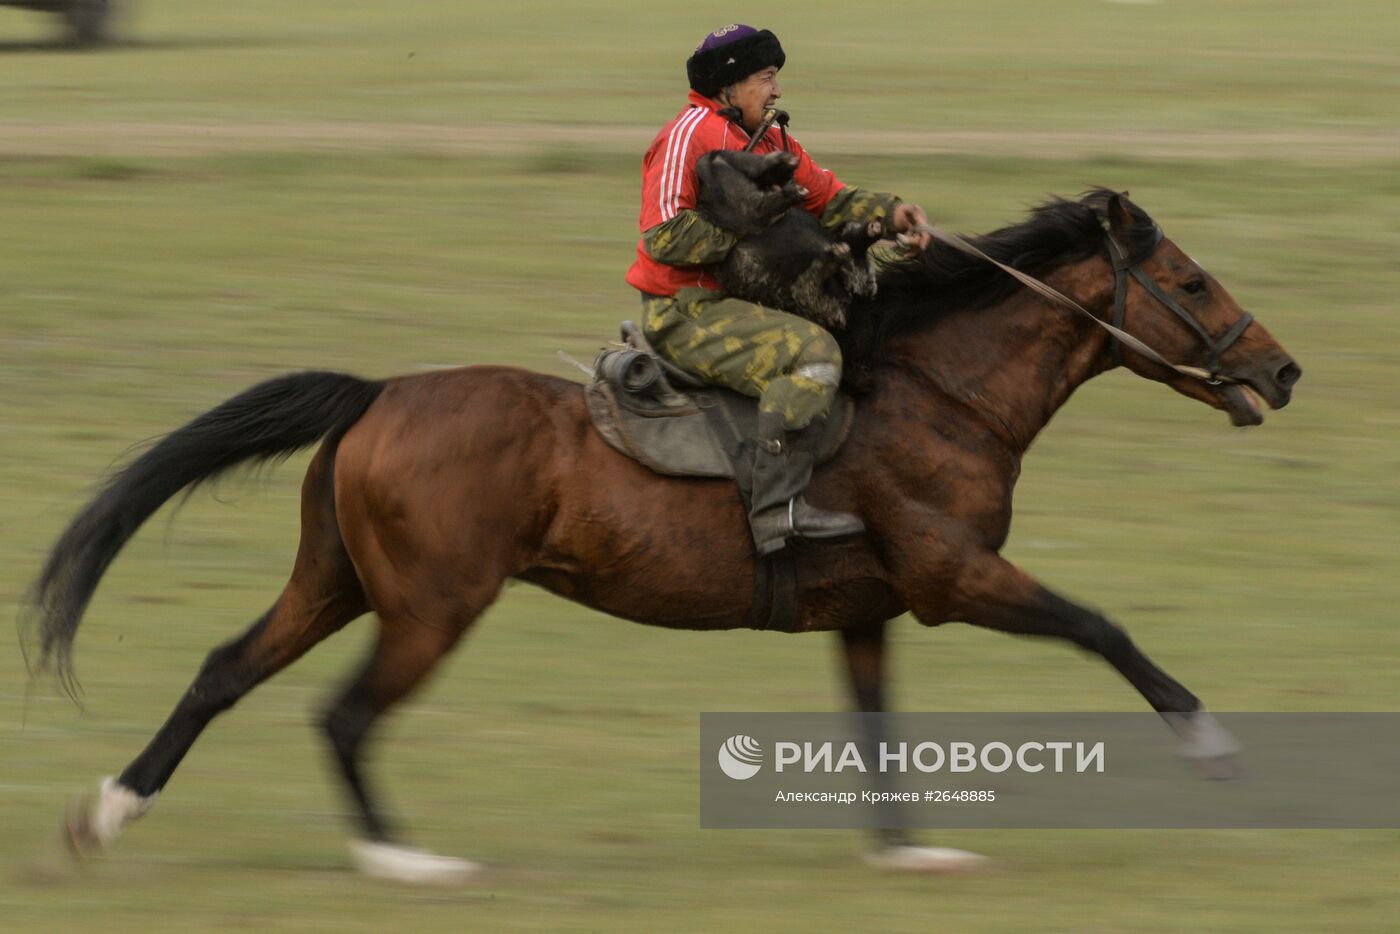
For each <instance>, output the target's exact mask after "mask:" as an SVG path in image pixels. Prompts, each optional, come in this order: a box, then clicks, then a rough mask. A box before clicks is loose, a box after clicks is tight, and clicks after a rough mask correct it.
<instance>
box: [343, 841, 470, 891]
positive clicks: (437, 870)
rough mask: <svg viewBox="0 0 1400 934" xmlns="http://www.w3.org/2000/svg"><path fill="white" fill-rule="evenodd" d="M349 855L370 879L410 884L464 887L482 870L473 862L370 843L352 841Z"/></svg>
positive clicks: (389, 844)
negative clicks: (462, 885) (463, 885)
mask: <svg viewBox="0 0 1400 934" xmlns="http://www.w3.org/2000/svg"><path fill="white" fill-rule="evenodd" d="M350 856H351V857H352V858H353V859H354V860H355V867H356V868H357V869H359V870H360V872H362V873H364V874H365V875H367V876H372V877H374V878H376V879H388V880H390V881H392V882H406V883H408V884H409V885H461V884H462V883H463V882H466V881H467V880H468V879H470V878H471V877H472V876H474V875H476V874H477V873H478V872H480V871H481V869H482V866H481V864H480V863H474V862H472V861H471V860H467V859H458V858H456V857H455V856H438V855H437V854H436V853H429V852H428V851H427V850H419V849H414V848H412V847H406V846H394V845H393V844H391V843H375V842H373V841H370V840H351V841H350Z"/></svg>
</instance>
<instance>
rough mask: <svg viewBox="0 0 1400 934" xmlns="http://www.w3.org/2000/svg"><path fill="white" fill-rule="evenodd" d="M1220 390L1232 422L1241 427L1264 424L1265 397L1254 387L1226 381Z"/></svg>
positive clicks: (1221, 398) (1222, 400)
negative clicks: (1263, 402)
mask: <svg viewBox="0 0 1400 934" xmlns="http://www.w3.org/2000/svg"><path fill="white" fill-rule="evenodd" d="M1219 392H1220V401H1221V402H1222V403H1223V405H1224V407H1225V411H1226V412H1228V413H1229V415H1230V423H1231V424H1233V425H1235V426H1236V427H1239V428H1244V427H1247V426H1250V425H1262V424H1264V407H1263V405H1262V404H1261V403H1262V401H1263V399H1262V397H1261V396H1260V395H1259V394H1258V393H1257V392H1255V391H1254V389H1253V388H1252V387H1250V386H1247V385H1245V384H1244V383H1226V384H1225V385H1223V386H1221V387H1220V391H1219Z"/></svg>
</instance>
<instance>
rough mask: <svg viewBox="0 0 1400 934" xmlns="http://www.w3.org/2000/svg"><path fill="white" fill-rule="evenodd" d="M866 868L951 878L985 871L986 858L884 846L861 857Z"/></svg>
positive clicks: (946, 850) (946, 849) (945, 849)
mask: <svg viewBox="0 0 1400 934" xmlns="http://www.w3.org/2000/svg"><path fill="white" fill-rule="evenodd" d="M865 862H866V864H867V865H870V866H874V867H875V868H876V869H883V870H885V871H887V872H926V873H930V874H932V875H955V874H958V873H964V872H975V871H976V870H978V869H982V868H985V867H986V865H987V863H988V860H987V857H985V856H983V855H981V854H980V853H969V852H968V851H967V850H954V849H950V848H949V847H942V846H887V847H885V848H884V849H883V850H876V851H874V852H873V853H867V854H865Z"/></svg>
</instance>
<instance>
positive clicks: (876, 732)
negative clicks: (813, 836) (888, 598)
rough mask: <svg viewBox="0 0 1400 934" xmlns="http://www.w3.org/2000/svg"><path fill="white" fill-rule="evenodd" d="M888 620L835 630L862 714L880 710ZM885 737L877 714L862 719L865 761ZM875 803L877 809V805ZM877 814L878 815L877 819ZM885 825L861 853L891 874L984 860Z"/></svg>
mask: <svg viewBox="0 0 1400 934" xmlns="http://www.w3.org/2000/svg"><path fill="white" fill-rule="evenodd" d="M887 629H888V623H887V622H886V621H885V620H875V621H871V622H868V623H861V624H859V625H855V626H850V627H848V628H846V629H842V630H840V634H841V651H842V656H843V658H844V661H845V665H844V666H843V667H844V668H845V671H846V676H847V679H848V684H849V685H850V689H851V699H852V700H853V701H854V702H855V709H856V710H857V711H859V712H861V713H869V714H880V713H884V712H885V651H886V646H887V644H888V643H887V640H886V637H885V634H886V630H887ZM884 741H885V734H884V729H883V727H882V725H881V721H880V719H879V718H878V717H862V718H861V750H862V755H864V756H865V760H866V761H867V762H871V761H874V760H875V756H876V750H878V749H880V747H881V744H883V743H884ZM871 779H872V781H873V783H874V788H873V789H872V790H874V791H876V792H883V791H893V790H894V789H893V788H892V787H889V784H888V776H887V775H885V773H883V772H881V771H879V770H876V771H875V772H874V773H873V774H872V775H871ZM877 807H879V806H878V805H877ZM878 816H879V815H878V813H877V817H878ZM882 823H885V825H886V826H884V827H881V828H878V829H877V830H876V843H877V848H876V849H875V850H874V851H873V852H871V853H868V854H866V857H865V861H866V862H867V863H869V864H870V865H871V866H874V867H875V868H877V869H885V870H891V871H895V872H921V873H930V874H953V873H961V872H970V871H972V870H974V869H977V868H978V867H979V866H980V865H981V864H983V863H985V862H986V857H984V856H980V855H979V854H977V853H969V852H968V851H966V850H954V849H949V848H947V847H928V846H916V845H915V844H914V842H913V840H911V839H910V837H909V834H908V832H907V831H906V830H904V829H902V828H897V827H893V826H892V825H893V824H894V823H895V821H894V820H893V818H892V819H891V820H889V821H882Z"/></svg>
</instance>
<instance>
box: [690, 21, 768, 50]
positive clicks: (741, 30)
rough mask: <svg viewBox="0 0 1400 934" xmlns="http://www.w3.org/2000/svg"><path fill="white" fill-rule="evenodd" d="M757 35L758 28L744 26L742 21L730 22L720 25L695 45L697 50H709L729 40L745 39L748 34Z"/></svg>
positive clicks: (729, 41)
mask: <svg viewBox="0 0 1400 934" xmlns="http://www.w3.org/2000/svg"><path fill="white" fill-rule="evenodd" d="M755 35H758V30H757V29H754V28H753V27H752V26H745V25H744V24H743V23H730V24H729V25H728V26H721V27H720V28H718V29H716V30H715V31H714V32H712V33H710V34H709V35H708V36H706V37H705V40H704V41H703V42H701V43H700V44H699V45H697V46H696V47H695V51H697V52H709V51H711V50H712V49H717V48H719V47H720V46H722V45H728V44H729V43H731V42H738V41H739V40H740V39H747V38H748V37H749V36H755Z"/></svg>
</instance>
